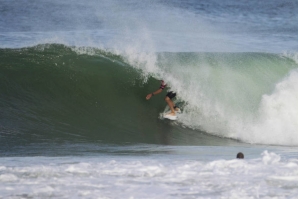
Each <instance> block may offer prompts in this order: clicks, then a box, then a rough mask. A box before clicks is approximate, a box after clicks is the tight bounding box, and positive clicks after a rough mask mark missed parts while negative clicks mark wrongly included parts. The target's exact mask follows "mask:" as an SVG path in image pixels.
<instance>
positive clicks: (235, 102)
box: [0, 44, 297, 144]
mask: <svg viewBox="0 0 298 199" xmlns="http://www.w3.org/2000/svg"><path fill="white" fill-rule="evenodd" d="M89 50H91V51H92V52H93V53H83V54H82V53H81V54H80V53H76V51H75V50H73V48H70V47H67V46H63V45H55V44H51V45H44V46H35V47H30V48H23V49H1V50H0V71H1V72H0V108H1V118H0V128H1V129H0V131H1V134H2V137H4V138H7V139H10V140H11V139H16V140H15V142H30V143H31V142H41V141H46V142H48V141H65V140H66V141H70V142H71V141H97V142H98V141H99V142H103V143H160V142H163V141H161V140H163V139H161V138H160V135H161V134H162V135H164V134H163V133H164V132H174V133H175V132H180V133H181V132H184V133H185V132H190V131H192V130H194V131H204V132H205V133H211V134H215V135H218V136H220V137H229V138H235V139H237V140H242V141H245V142H252V141H251V140H249V139H247V138H246V137H245V136H244V135H242V133H244V130H243V128H244V127H245V128H249V129H253V128H254V127H255V126H256V123H255V122H256V121H254V122H252V118H259V121H258V122H260V121H261V117H264V116H261V115H264V113H260V109H262V106H263V105H262V103H264V102H263V98H264V96H265V95H268V96H270V95H271V94H273V93H274V92H275V89H276V85H277V84H278V83H279V82H282V81H283V80H284V79H286V78H287V77H288V76H289V74H291V71H293V70H296V68H297V64H296V63H295V62H294V61H293V60H292V59H289V58H286V57H283V56H280V55H275V54H264V53H156V54H155V58H156V61H155V62H154V65H155V67H156V68H153V69H152V68H150V67H148V65H146V64H148V63H149V61H145V62H144V60H143V62H142V64H139V63H140V62H136V61H135V59H130V57H129V56H128V55H121V56H120V55H118V54H115V53H114V54H113V53H108V52H106V51H101V50H98V49H89ZM132 60H133V61H132ZM144 63H145V64H144ZM149 76H150V78H147V77H149ZM161 78H162V79H164V80H166V81H167V83H168V84H169V85H170V86H171V89H172V90H175V91H177V93H178V101H181V102H183V104H185V107H183V108H184V112H183V114H182V115H181V120H180V122H178V123H175V124H174V123H170V122H168V121H165V120H161V119H159V114H160V113H161V112H163V110H164V109H165V107H166V104H165V102H164V100H163V98H164V96H165V93H166V92H165V91H164V93H163V94H160V95H157V96H154V98H152V99H150V100H149V101H147V100H145V96H146V95H147V94H148V93H150V92H152V91H154V90H156V89H158V87H159V81H158V79H161ZM235 118H237V119H238V120H237V121H238V122H239V123H241V125H242V126H241V128H238V127H237V128H236V126H237V125H236V120H235ZM173 124H174V125H173ZM181 126H184V127H188V128H186V129H185V128H181ZM252 126H253V127H252ZM191 129H192V130H191ZM241 129H242V130H241ZM235 131H237V132H235ZM231 132H232V133H231ZM157 137H159V138H157ZM173 139H174V138H173ZM175 139H178V138H175ZM183 139H191V137H189V138H185V137H184V138H183ZM260 140H261V139H260ZM253 142H254V141H253ZM255 142H258V138H256V141H255ZM260 142H262V140H261V141H260ZM272 142H274V140H273V141H272ZM278 144H287V141H285V142H284V143H278Z"/></svg>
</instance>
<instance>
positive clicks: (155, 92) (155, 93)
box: [146, 88, 163, 100]
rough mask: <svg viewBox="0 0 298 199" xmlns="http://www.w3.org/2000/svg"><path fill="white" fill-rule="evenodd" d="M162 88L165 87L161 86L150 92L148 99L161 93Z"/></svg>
mask: <svg viewBox="0 0 298 199" xmlns="http://www.w3.org/2000/svg"><path fill="white" fill-rule="evenodd" d="M162 90H163V89H161V88H159V89H158V90H156V91H154V92H152V93H149V94H148V95H147V96H146V99H147V100H148V99H150V98H151V97H152V96H154V95H157V94H159V93H161V92H162Z"/></svg>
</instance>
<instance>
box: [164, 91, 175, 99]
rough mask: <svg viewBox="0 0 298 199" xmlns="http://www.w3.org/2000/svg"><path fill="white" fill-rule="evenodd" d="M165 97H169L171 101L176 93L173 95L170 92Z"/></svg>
mask: <svg viewBox="0 0 298 199" xmlns="http://www.w3.org/2000/svg"><path fill="white" fill-rule="evenodd" d="M166 96H167V97H169V98H170V99H172V98H174V97H176V93H174V92H173V91H170V92H168V93H167V95H166Z"/></svg>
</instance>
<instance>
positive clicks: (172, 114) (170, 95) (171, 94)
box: [146, 80, 180, 120]
mask: <svg viewBox="0 0 298 199" xmlns="http://www.w3.org/2000/svg"><path fill="white" fill-rule="evenodd" d="M166 86H167V84H166V83H165V82H164V81H163V80H161V84H160V87H159V89H158V90H156V91H154V92H152V93H150V94H148V95H147V96H146V99H147V100H149V99H150V98H151V97H152V96H154V95H157V94H159V93H161V92H162V91H163V89H164V88H165V87H166ZM175 96H176V93H174V92H173V91H169V92H168V93H167V95H166V97H165V101H166V102H167V104H168V106H169V107H170V110H171V112H170V113H168V114H166V115H164V118H168V119H172V120H175V119H177V116H176V112H179V111H180V109H179V108H178V107H177V106H175V104H174V102H173V101H172V99H173V98H174V97H175Z"/></svg>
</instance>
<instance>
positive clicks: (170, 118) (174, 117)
mask: <svg viewBox="0 0 298 199" xmlns="http://www.w3.org/2000/svg"><path fill="white" fill-rule="evenodd" d="M169 113H170V112H168V113H164V114H163V118H165V119H168V120H177V119H178V116H177V114H176V115H175V116H174V115H171V116H168V114H169Z"/></svg>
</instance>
